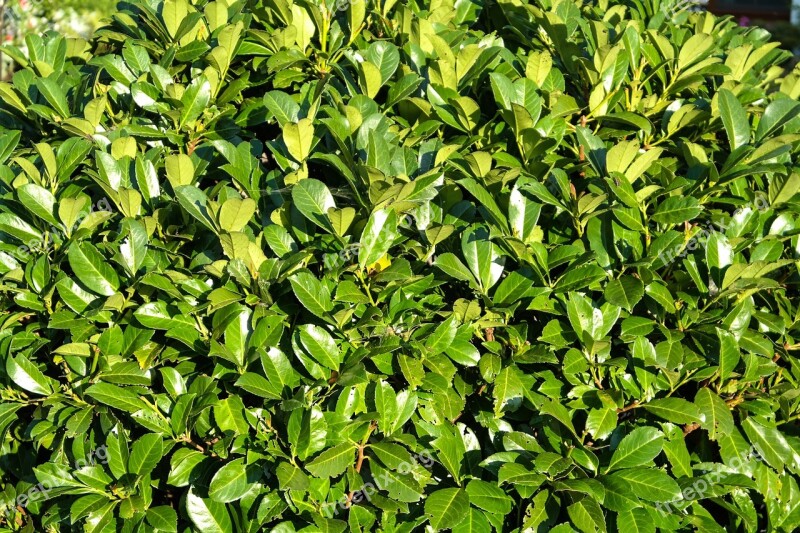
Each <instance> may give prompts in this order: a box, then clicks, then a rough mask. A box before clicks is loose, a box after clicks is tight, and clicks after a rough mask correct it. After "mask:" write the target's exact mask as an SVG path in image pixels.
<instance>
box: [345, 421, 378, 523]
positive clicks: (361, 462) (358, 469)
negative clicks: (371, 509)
mask: <svg viewBox="0 0 800 533" xmlns="http://www.w3.org/2000/svg"><path fill="white" fill-rule="evenodd" d="M377 428H378V424H377V423H376V422H375V421H374V420H373V421H372V422H370V423H369V430H368V431H367V435H366V436H365V437H364V438H363V439H362V440H361V444H359V445H358V458H357V459H356V467H355V468H356V473H358V474H360V473H361V467H362V466H363V465H364V449H365V448H366V447H367V441H368V440H369V437H370V435H372V432H373V431H375V430H376V429H377ZM355 493H356V491H354V490H351V491H350V492H349V493H348V494H347V505H346V506H345V508H346V509H349V508H350V505H351V504H352V502H353V495H354V494H355Z"/></svg>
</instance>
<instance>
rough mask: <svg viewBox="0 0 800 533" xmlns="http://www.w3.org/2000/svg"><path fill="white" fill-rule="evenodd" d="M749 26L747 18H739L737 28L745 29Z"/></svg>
mask: <svg viewBox="0 0 800 533" xmlns="http://www.w3.org/2000/svg"><path fill="white" fill-rule="evenodd" d="M749 25H750V19H749V18H748V17H740V18H739V26H742V27H747V26H749Z"/></svg>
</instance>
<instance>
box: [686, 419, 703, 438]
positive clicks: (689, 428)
mask: <svg viewBox="0 0 800 533" xmlns="http://www.w3.org/2000/svg"><path fill="white" fill-rule="evenodd" d="M699 427H700V424H698V423H697V422H692V423H691V424H686V425H685V426H683V436H684V437H685V436H686V435H688V434H689V433H691V432H692V431H694V430H695V429H698V428H699Z"/></svg>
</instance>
